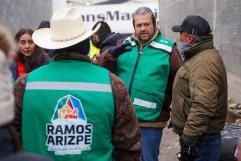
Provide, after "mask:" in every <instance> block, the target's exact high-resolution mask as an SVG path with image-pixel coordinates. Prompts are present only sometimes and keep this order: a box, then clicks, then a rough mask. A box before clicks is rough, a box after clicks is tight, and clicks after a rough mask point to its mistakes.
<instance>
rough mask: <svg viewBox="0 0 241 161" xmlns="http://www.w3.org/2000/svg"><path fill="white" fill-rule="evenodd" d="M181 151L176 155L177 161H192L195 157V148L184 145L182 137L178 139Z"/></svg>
mask: <svg viewBox="0 0 241 161" xmlns="http://www.w3.org/2000/svg"><path fill="white" fill-rule="evenodd" d="M180 145H181V151H180V152H179V153H177V158H178V160H179V161H194V160H195V159H196V157H197V147H196V146H189V145H187V144H185V142H184V141H183V139H182V137H180Z"/></svg>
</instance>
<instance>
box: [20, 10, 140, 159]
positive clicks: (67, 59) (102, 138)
mask: <svg viewBox="0 0 241 161" xmlns="http://www.w3.org/2000/svg"><path fill="white" fill-rule="evenodd" d="M98 28H99V27H97V28H96V29H95V30H93V31H87V30H86V29H85V27H84V23H83V20H82V18H81V15H80V14H79V12H78V10H77V8H73V7H72V8H63V9H60V10H58V11H57V12H55V13H54V14H53V16H52V18H51V21H50V28H44V29H39V30H36V31H35V32H34V34H33V40H34V42H35V43H36V44H37V45H39V46H40V47H42V48H45V49H51V50H54V51H53V54H54V55H53V62H52V63H50V64H48V65H46V66H44V67H42V68H39V69H37V70H35V71H33V72H31V73H30V74H29V75H28V76H27V77H23V78H20V79H19V80H18V81H17V83H16V87H15V94H16V97H17V98H16V111H17V114H16V115H17V119H16V120H15V125H16V128H17V130H18V132H19V133H20V134H21V136H22V137H21V138H22V145H23V148H24V150H25V151H28V152H34V153H40V154H44V155H48V156H50V157H51V158H53V159H54V160H56V161H59V160H61V161H62V160H76V161H80V160H88V161H93V160H98V161H111V160H112V159H113V156H115V158H116V160H119V161H138V160H139V158H140V132H139V128H138V121H137V119H136V118H135V112H134V110H133V108H132V105H131V102H130V99H129V95H128V92H127V90H126V89H125V86H124V84H123V82H122V81H120V79H118V78H117V77H116V76H115V75H113V74H110V73H109V72H108V71H107V70H105V69H103V68H100V67H98V66H95V65H93V64H91V63H90V59H89V58H88V57H87V54H88V52H89V39H88V38H89V37H90V36H91V35H93V34H94V33H95V32H96V31H97V30H98ZM113 147H114V149H115V150H113ZM113 151H115V152H113ZM113 154H115V155H113Z"/></svg>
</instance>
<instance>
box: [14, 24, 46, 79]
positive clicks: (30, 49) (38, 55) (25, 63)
mask: <svg viewBox="0 0 241 161" xmlns="http://www.w3.org/2000/svg"><path fill="white" fill-rule="evenodd" d="M32 34H33V30H32V29H28V28H22V29H20V30H19V31H18V32H17V34H16V35H15V41H16V43H17V47H18V49H17V52H16V53H15V54H14V55H13V58H14V62H13V63H12V64H11V66H10V69H11V72H12V75H13V78H14V80H16V79H17V78H18V77H20V76H21V75H23V74H25V73H29V72H31V71H32V70H34V69H36V68H38V67H40V66H42V65H45V64H47V63H48V56H47V54H46V53H44V51H43V49H41V48H40V47H38V46H36V44H35V43H34V42H33V40H32Z"/></svg>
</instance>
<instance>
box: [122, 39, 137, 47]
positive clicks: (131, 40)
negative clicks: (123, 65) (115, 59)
mask: <svg viewBox="0 0 241 161" xmlns="http://www.w3.org/2000/svg"><path fill="white" fill-rule="evenodd" d="M126 42H129V43H131V46H135V45H136V42H135V41H134V40H133V39H132V38H131V37H127V38H126V39H125V41H124V43H126Z"/></svg>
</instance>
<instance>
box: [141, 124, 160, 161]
mask: <svg viewBox="0 0 241 161" xmlns="http://www.w3.org/2000/svg"><path fill="white" fill-rule="evenodd" d="M162 131H163V128H147V127H141V139H142V150H141V160H142V161H158V155H159V147H160V143H161V137H162Z"/></svg>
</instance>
